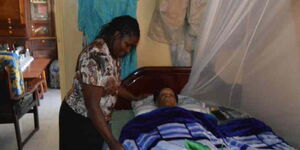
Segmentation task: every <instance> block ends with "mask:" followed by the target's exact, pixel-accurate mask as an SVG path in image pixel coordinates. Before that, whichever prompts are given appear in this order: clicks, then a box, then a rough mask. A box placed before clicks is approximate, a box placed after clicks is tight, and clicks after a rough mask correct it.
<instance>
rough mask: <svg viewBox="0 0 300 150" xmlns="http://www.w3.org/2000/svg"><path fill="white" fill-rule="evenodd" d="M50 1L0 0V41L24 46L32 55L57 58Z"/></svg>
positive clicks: (12, 47)
mask: <svg viewBox="0 0 300 150" xmlns="http://www.w3.org/2000/svg"><path fill="white" fill-rule="evenodd" d="M53 5H54V0H0V10H1V13H0V44H8V45H9V47H10V49H14V47H16V46H24V47H25V48H28V49H29V50H30V52H31V55H32V56H33V57H35V58H51V59H56V58H57V45H56V35H55V23H54V13H53Z"/></svg>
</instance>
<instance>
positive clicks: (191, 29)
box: [148, 0, 207, 66]
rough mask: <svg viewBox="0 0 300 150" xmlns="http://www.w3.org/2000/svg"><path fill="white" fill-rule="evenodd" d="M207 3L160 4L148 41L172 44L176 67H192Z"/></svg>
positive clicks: (165, 0) (177, 0) (166, 0)
mask: <svg viewBox="0 0 300 150" xmlns="http://www.w3.org/2000/svg"><path fill="white" fill-rule="evenodd" d="M206 1H207V0H157V1H156V8H155V10H154V13H153V16H152V20H151V22H150V27H149V34H148V35H149V37H150V38H152V39H153V40H156V41H159V42H163V43H168V44H170V50H171V57H172V64H173V66H190V65H191V62H192V55H191V51H192V50H194V49H195V45H196V44H195V41H196V39H197V33H198V30H199V28H200V23H201V19H202V14H203V12H204V11H205V8H206V3H207V2H206Z"/></svg>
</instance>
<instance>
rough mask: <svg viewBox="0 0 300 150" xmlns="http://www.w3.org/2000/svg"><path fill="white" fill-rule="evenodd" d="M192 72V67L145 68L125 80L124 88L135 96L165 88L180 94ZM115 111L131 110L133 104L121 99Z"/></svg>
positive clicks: (123, 82)
mask: <svg viewBox="0 0 300 150" xmlns="http://www.w3.org/2000/svg"><path fill="white" fill-rule="evenodd" d="M190 72H191V67H143V68H140V69H138V70H136V71H135V72H133V73H132V74H131V75H129V76H128V77H127V78H125V79H124V80H123V81H122V86H123V87H125V88H126V89H128V90H129V91H130V92H132V93H133V94H135V95H139V94H153V93H154V92H156V91H157V90H158V89H161V88H163V87H170V88H172V89H173V90H174V91H175V92H176V93H179V92H180V91H181V89H182V88H183V86H184V85H185V84H186V83H187V81H188V78H189V75H190ZM115 109H116V110H123V109H131V104H130V102H129V101H127V100H122V99H121V98H119V99H118V101H117V103H116V106H115Z"/></svg>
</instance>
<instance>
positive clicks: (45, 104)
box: [0, 89, 61, 150]
mask: <svg viewBox="0 0 300 150" xmlns="http://www.w3.org/2000/svg"><path fill="white" fill-rule="evenodd" d="M60 103H61V98H60V90H57V89H49V90H48V91H47V92H46V93H45V96H44V99H42V100H41V104H40V107H39V119H40V129H39V131H38V132H36V133H35V135H34V136H33V137H32V138H31V139H30V140H29V141H28V142H27V144H26V145H25V146H24V148H23V150H57V149H58V112H59V107H60ZM20 122H21V132H22V136H23V137H24V136H26V135H27V134H28V133H29V132H30V130H32V129H33V128H34V125H33V117H32V114H28V115H25V116H23V117H22V119H21V121H20ZM0 149H1V150H17V141H16V137H15V130H14V125H13V124H0Z"/></svg>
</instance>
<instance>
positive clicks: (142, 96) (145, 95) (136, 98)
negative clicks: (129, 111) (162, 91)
mask: <svg viewBox="0 0 300 150" xmlns="http://www.w3.org/2000/svg"><path fill="white" fill-rule="evenodd" d="M148 96H150V94H140V95H138V96H135V98H134V99H133V101H139V100H142V99H145V98H146V97H148Z"/></svg>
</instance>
